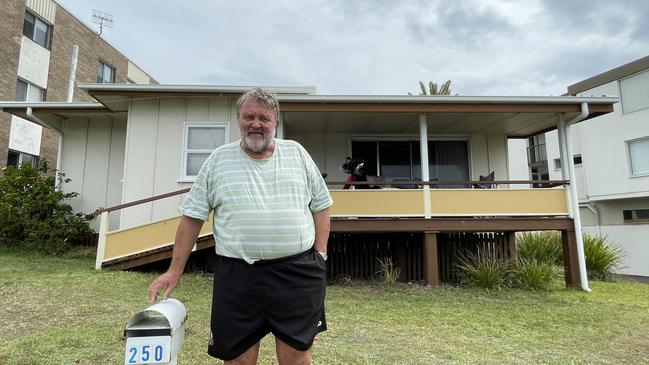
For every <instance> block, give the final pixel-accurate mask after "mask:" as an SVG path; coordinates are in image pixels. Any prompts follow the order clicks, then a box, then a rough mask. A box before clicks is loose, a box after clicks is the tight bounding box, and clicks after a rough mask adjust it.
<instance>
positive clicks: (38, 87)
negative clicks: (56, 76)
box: [14, 77, 47, 102]
mask: <svg viewBox="0 0 649 365" xmlns="http://www.w3.org/2000/svg"><path fill="white" fill-rule="evenodd" d="M19 82H22V83H24V84H26V85H27V87H26V88H25V99H24V100H18V94H17V93H18V83H19ZM33 88H36V89H38V90H40V92H41V97H40V100H29V91H30V90H31V89H33ZM46 91H47V89H44V88H42V87H40V86H38V85H36V84H33V83H31V82H29V81H27V80H25V79H23V78H21V77H17V78H16V96H15V97H14V99H16V101H25V102H36V101H38V102H40V101H45V95H46Z"/></svg>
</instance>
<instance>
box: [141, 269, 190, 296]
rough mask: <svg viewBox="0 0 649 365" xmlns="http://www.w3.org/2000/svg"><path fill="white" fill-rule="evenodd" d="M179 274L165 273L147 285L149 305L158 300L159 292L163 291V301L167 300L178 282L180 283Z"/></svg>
mask: <svg viewBox="0 0 649 365" xmlns="http://www.w3.org/2000/svg"><path fill="white" fill-rule="evenodd" d="M181 275H182V273H180V274H176V273H173V272H169V271H167V272H166V273H164V274H162V275H160V276H158V277H157V278H156V279H155V280H154V281H153V282H152V283H151V285H149V303H153V302H155V301H156V300H157V299H158V295H159V294H160V290H164V293H163V294H162V298H163V299H167V298H169V296H170V295H171V292H173V291H174V289H175V288H176V285H178V281H180V276H181Z"/></svg>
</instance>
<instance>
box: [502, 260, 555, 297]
mask: <svg viewBox="0 0 649 365" xmlns="http://www.w3.org/2000/svg"><path fill="white" fill-rule="evenodd" d="M560 273H561V269H560V268H559V266H557V265H555V264H553V263H550V262H545V261H539V260H536V259H534V258H531V259H528V258H523V257H518V259H517V260H516V265H515V266H514V267H513V268H512V280H513V282H514V283H513V284H514V286H516V287H519V288H521V289H528V290H549V289H551V288H552V285H553V283H554V281H555V279H557V278H559V276H560Z"/></svg>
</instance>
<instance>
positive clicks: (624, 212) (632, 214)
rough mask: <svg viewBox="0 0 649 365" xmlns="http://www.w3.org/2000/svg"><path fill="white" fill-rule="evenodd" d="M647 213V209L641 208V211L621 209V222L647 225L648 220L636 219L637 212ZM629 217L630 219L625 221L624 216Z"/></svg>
mask: <svg viewBox="0 0 649 365" xmlns="http://www.w3.org/2000/svg"><path fill="white" fill-rule="evenodd" d="M639 210H642V211H649V209H647V208H641V209H623V210H622V221H623V222H624V224H648V223H649V218H638V217H637V214H638V211H639ZM627 214H628V215H629V216H630V217H631V218H630V219H626V217H625V215H627Z"/></svg>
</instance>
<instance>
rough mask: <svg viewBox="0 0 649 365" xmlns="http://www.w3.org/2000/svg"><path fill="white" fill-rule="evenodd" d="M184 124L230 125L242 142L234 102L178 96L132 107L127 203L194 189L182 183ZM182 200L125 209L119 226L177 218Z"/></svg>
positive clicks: (126, 171)
mask: <svg viewBox="0 0 649 365" xmlns="http://www.w3.org/2000/svg"><path fill="white" fill-rule="evenodd" d="M185 122H188V123H205V122H228V123H230V138H229V140H230V141H235V140H237V139H239V130H238V127H237V121H236V100H235V99H233V98H221V97H210V98H207V97H178V98H163V99H160V100H137V101H133V102H131V107H130V112H129V124H128V132H127V142H126V162H125V166H124V189H123V192H122V202H130V201H134V200H138V199H143V198H147V197H151V196H155V195H160V194H164V193H168V192H172V191H176V190H180V189H183V188H185V187H189V186H191V183H189V182H186V181H182V180H181V166H182V159H183V155H182V148H183V145H182V143H183V133H184V123H185ZM182 199H183V196H181V195H178V196H175V197H170V198H166V199H161V200H158V201H156V202H153V203H148V204H141V205H138V206H135V207H131V208H127V209H124V210H123V212H122V216H121V223H120V227H121V228H126V227H132V226H135V225H139V224H143V223H148V222H151V221H154V220H159V219H163V218H168V217H172V216H175V215H177V214H178V207H179V206H180V203H181V202H182Z"/></svg>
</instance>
